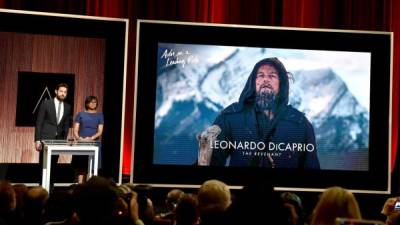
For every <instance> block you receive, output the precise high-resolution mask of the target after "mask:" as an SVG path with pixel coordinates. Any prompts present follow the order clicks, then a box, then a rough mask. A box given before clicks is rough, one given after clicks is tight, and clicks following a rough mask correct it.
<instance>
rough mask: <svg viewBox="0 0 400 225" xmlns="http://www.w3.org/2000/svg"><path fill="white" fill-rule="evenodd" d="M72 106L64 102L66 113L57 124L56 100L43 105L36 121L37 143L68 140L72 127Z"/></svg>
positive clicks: (47, 101) (45, 102)
mask: <svg viewBox="0 0 400 225" xmlns="http://www.w3.org/2000/svg"><path fill="white" fill-rule="evenodd" d="M70 112H71V106H70V105H69V104H67V103H66V102H64V113H63V116H62V118H61V120H60V123H59V124H57V115H56V107H55V103H54V99H50V100H45V101H44V102H43V103H42V104H41V105H40V109H39V112H38V115H37V119H36V127H35V141H40V140H46V139H66V138H67V136H68V129H69V126H70V119H71V118H70Z"/></svg>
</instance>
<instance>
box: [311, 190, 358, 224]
mask: <svg viewBox="0 0 400 225" xmlns="http://www.w3.org/2000/svg"><path fill="white" fill-rule="evenodd" d="M337 217H344V218H354V219H361V212H360V208H359V206H358V203H357V200H356V198H355V197H354V195H353V194H352V193H351V192H350V191H348V190H347V189H344V188H341V187H330V188H328V189H326V190H325V191H324V193H322V195H321V197H320V199H319V201H318V203H317V205H316V207H315V209H314V212H313V215H312V219H311V225H334V224H335V219H336V218H337Z"/></svg>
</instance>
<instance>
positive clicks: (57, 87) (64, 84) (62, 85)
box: [56, 83, 68, 90]
mask: <svg viewBox="0 0 400 225" xmlns="http://www.w3.org/2000/svg"><path fill="white" fill-rule="evenodd" d="M60 87H65V88H66V89H67V90H68V84H66V83H60V84H58V85H57V86H56V90H58V89H60Z"/></svg>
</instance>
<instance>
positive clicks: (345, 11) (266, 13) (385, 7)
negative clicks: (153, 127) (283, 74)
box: [0, 0, 400, 174]
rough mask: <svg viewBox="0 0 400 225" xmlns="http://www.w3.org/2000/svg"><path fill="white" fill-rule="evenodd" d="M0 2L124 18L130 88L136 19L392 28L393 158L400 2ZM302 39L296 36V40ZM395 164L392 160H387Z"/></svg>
mask: <svg viewBox="0 0 400 225" xmlns="http://www.w3.org/2000/svg"><path fill="white" fill-rule="evenodd" d="M0 7H3V8H9V9H23V10H36V11H47V12H58V13H71V14H82V15H93V16H106V17H119V18H129V19H130V26H129V49H128V73H127V80H126V82H127V86H128V87H134V75H135V74H134V71H135V69H134V68H135V43H136V20H137V19H154V20H173V21H188V22H209V23H227V24H248V25H267V26H287V27H307V28H332V29H354V30H378V31H393V32H394V67H393V101H392V102H393V109H392V114H393V120H392V124H393V131H392V162H394V160H395V156H396V150H397V147H398V114H399V104H398V102H399V73H400V63H398V62H399V60H400V20H399V19H398V18H396V16H398V14H399V13H400V1H397V0H267V1H266V0H253V1H248V0H192V1H186V0H167V1H165V0H132V1H128V0H85V1H68V0H60V1H52V0H39V1H23V0H13V1H11V0H0ZM299 41H301V40H299ZM133 104H134V90H133V88H127V89H126V102H125V124H124V143H123V150H124V160H123V173H124V174H129V173H130V169H131V168H130V159H131V150H132V132H133V127H134V124H133ZM392 165H394V164H392ZM392 168H393V166H392Z"/></svg>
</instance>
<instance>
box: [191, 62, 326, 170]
mask: <svg viewBox="0 0 400 225" xmlns="http://www.w3.org/2000/svg"><path fill="white" fill-rule="evenodd" d="M290 75H291V74H290V73H289V72H287V70H286V68H285V66H284V65H283V64H282V62H281V61H280V60H279V59H278V58H275V57H272V58H265V59H262V60H260V61H259V62H257V63H256V65H255V66H254V68H253V70H252V72H251V73H250V76H249V78H248V79H247V82H246V85H245V86H244V88H243V91H242V93H241V94H240V97H239V100H238V102H235V103H233V104H231V105H229V106H228V107H226V108H225V109H223V110H222V111H221V112H220V113H219V115H218V116H217V118H216V119H215V121H214V123H213V124H212V127H213V129H214V130H218V133H217V134H216V133H215V132H214V133H212V137H213V138H203V140H209V141H208V143H207V144H204V142H203V143H202V144H201V145H199V158H200V157H202V158H201V160H198V165H213V166H255V167H269V168H300V169H320V164H319V160H318V154H317V146H316V142H315V135H314V128H313V126H312V124H311V123H310V122H309V121H308V119H307V118H306V116H305V115H304V113H302V112H300V111H298V110H297V109H295V108H293V107H292V106H291V105H289V104H288V103H289V76H290ZM217 128H218V129H217ZM203 135H204V134H203ZM204 156H207V157H204Z"/></svg>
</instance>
